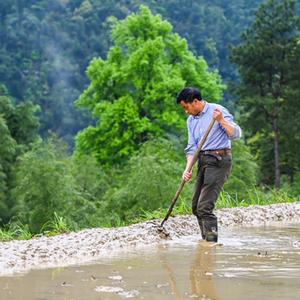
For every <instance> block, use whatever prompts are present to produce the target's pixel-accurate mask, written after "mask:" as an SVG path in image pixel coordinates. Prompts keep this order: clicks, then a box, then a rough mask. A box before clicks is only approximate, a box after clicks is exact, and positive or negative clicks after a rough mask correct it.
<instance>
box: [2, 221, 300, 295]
mask: <svg viewBox="0 0 300 300" xmlns="http://www.w3.org/2000/svg"><path fill="white" fill-rule="evenodd" d="M198 239H199V237H198V236H193V237H187V238H181V239H178V240H176V241H170V242H168V243H165V244H160V245H159V246H152V247H151V246H148V247H145V248H144V249H139V250H136V251H132V252H124V253H121V254H120V253H118V255H117V256H113V255H112V256H110V257H109V258H105V259H104V258H103V259H102V260H99V261H97V263H93V264H91V265H82V266H73V267H67V268H54V269H45V270H33V271H30V272H29V273H26V274H24V275H22V274H20V275H18V276H12V277H0V299H5V300H20V299H21V300H22V299H26V300H27V299H28V300H29V299H30V300H50V299H66V300H72V299H74V300H75V299H76V300H81V299H82V300H107V299H109V300H114V299H145V300H148V299H149V300H160V299H163V300H169V299H172V300H173V299H175V300H181V299H199V300H209V299H211V300H227V299H228V300H240V299H243V300H244V299H246V300H247V299H272V300H274V299H278V300H279V299H280V300H282V299H289V300H291V299H300V224H289V225H282V226H267V227H256V228H245V227H243V228H232V229H221V238H220V239H221V242H222V243H223V246H217V247H215V248H208V247H205V246H204V245H203V244H202V243H199V241H198Z"/></svg>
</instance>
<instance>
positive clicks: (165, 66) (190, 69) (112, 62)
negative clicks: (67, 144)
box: [76, 6, 222, 165]
mask: <svg viewBox="0 0 300 300" xmlns="http://www.w3.org/2000/svg"><path fill="white" fill-rule="evenodd" d="M112 38H113V41H114V47H112V48H111V49H110V51H109V53H108V58H107V60H106V61H104V60H102V59H101V58H98V59H94V60H93V61H92V62H91V64H90V66H89V68H88V76H89V78H90V80H91V84H90V86H89V87H88V88H87V89H86V90H85V91H84V93H83V94H82V95H81V97H80V98H79V100H78V102H77V103H78V106H80V107H84V108H88V109H89V110H90V111H91V112H92V113H93V116H94V117H95V118H97V120H98V122H97V124H96V125H95V126H89V127H88V128H87V129H85V130H83V131H82V132H81V133H80V134H79V135H78V137H77V149H76V151H77V153H78V154H79V155H80V154H84V153H88V154H89V153H90V154H92V155H93V156H94V157H96V158H97V160H98V161H99V162H100V163H102V164H108V165H112V164H116V163H124V161H126V159H128V158H129V157H130V156H131V155H133V154H134V153H135V152H136V150H137V149H138V148H139V147H140V144H142V143H143V142H145V141H147V140H148V139H149V137H150V135H151V136H154V137H162V136H163V135H164V133H165V132H169V133H173V134H175V133H176V134H178V133H180V132H181V131H182V130H183V128H185V122H184V118H183V112H182V111H180V110H179V108H176V105H175V95H176V93H177V92H178V91H179V90H180V89H181V88H182V87H183V86H185V85H195V86H198V87H200V88H201V89H202V91H203V94H204V95H206V96H207V97H209V99H211V100H212V101H218V100H219V99H220V96H221V92H222V85H221V83H220V77H219V76H218V74H217V73H216V72H209V71H208V67H207V64H206V62H205V60H204V59H203V58H196V57H195V56H194V55H193V54H192V53H191V52H190V51H189V50H188V48H187V43H186V41H185V40H183V39H182V38H180V37H179V36H178V35H177V34H174V33H173V32H172V26H171V24H170V23H168V22H166V21H163V20H162V18H161V17H160V16H159V15H152V13H151V11H150V10H149V9H148V8H147V7H144V6H142V7H141V8H140V11H139V13H138V14H132V15H131V16H129V17H127V18H126V19H125V20H123V21H116V22H115V24H114V26H113V30H112Z"/></svg>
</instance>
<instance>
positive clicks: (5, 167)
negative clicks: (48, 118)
mask: <svg viewBox="0 0 300 300" xmlns="http://www.w3.org/2000/svg"><path fill="white" fill-rule="evenodd" d="M3 90H4V92H5V89H4V88H3ZM4 94H5V93H4ZM36 110H37V108H36V107H35V106H34V105H33V104H32V103H30V102H26V103H25V102H24V103H21V104H18V105H14V104H13V102H12V100H11V98H10V97H9V96H7V95H5V96H1V95H0V136H1V143H0V208H1V209H0V219H1V221H2V222H4V223H6V222H8V220H9V218H10V217H11V216H12V214H13V209H14V205H15V201H14V198H12V197H11V189H12V188H13V185H14V172H13V169H14V165H15V161H16V159H17V157H18V156H19V155H20V154H22V153H24V151H26V150H27V149H29V147H30V143H32V142H33V141H34V139H35V138H36V137H37V129H38V120H37V118H36V116H35V113H36Z"/></svg>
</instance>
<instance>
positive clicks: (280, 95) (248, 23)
mask: <svg viewBox="0 0 300 300" xmlns="http://www.w3.org/2000/svg"><path fill="white" fill-rule="evenodd" d="M299 2H300V1H295V0H281V1H280V0H266V1H262V0H251V1H245V0H236V1H230V0H222V1H221V0H199V1H178V0H169V1H165V0H162V1H152V0H147V1H140V0H121V1H115V0H112V1H107V0H53V1H46V0H40V1H36V0H27V1H25V0H6V1H2V2H1V3H0V15H1V22H0V40H1V44H0V130H1V135H0V136H1V143H0V208H1V209H0V222H1V223H0V239H1V240H6V239H11V238H30V237H31V236H33V235H35V234H42V233H48V234H55V233H59V232H65V231H69V230H79V229H82V228H87V227H96V226H102V227H111V226H122V225H126V224H130V223H135V222H138V221H140V220H144V219H151V218H157V217H163V216H164V214H165V212H166V209H167V208H168V206H169V203H170V200H171V199H172V197H173V195H174V193H175V191H176V188H177V185H178V184H179V182H180V179H181V174H182V172H183V170H184V167H185V155H184V148H185V147H186V143H187V129H186V114H185V113H184V111H183V110H182V109H181V108H180V106H178V105H177V104H176V95H177V93H178V92H179V91H180V90H181V89H182V88H183V87H185V86H196V87H198V88H200V89H201V91H202V94H203V96H204V99H206V100H207V101H208V102H213V103H220V104H222V105H224V106H226V107H227V108H228V109H229V110H230V112H231V113H232V114H233V115H234V116H235V119H236V121H237V122H238V124H239V125H240V126H241V128H242V130H243V138H242V140H240V141H238V142H234V144H233V165H234V167H233V171H232V174H231V176H230V179H229V181H228V182H227V183H226V185H225V187H224V191H223V192H222V194H221V197H220V199H219V200H218V204H217V205H218V207H232V206H247V205H252V204H269V203H276V202H291V201H299V193H300V161H299V157H300V156H299V149H300V133H299V123H300V84H299V78H300V17H299V12H300V11H299V9H300V8H299V7H300V5H299ZM193 188H194V187H193V183H191V184H188V185H187V186H186V188H185V190H184V192H183V194H182V195H181V197H180V200H179V203H178V205H177V206H176V208H175V211H174V213H175V214H176V213H178V214H179V213H190V212H191V203H190V202H191V197H192V192H193Z"/></svg>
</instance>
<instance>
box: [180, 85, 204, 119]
mask: <svg viewBox="0 0 300 300" xmlns="http://www.w3.org/2000/svg"><path fill="white" fill-rule="evenodd" d="M176 102H177V104H180V105H181V106H182V108H183V109H184V110H185V112H186V113H187V114H189V115H192V116H196V115H198V114H199V113H200V112H201V111H202V109H203V101H202V97H201V93H200V91H199V90H198V89H197V88H194V87H186V88H184V89H183V90H181V91H180V92H179V94H178V95H177V99H176Z"/></svg>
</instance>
